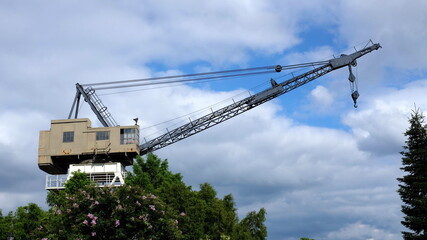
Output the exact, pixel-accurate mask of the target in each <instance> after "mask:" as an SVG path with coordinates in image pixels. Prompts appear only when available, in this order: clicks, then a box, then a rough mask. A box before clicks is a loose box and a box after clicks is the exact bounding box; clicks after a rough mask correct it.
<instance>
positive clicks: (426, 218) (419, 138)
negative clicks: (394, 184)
mask: <svg viewBox="0 0 427 240" xmlns="http://www.w3.org/2000/svg"><path fill="white" fill-rule="evenodd" d="M409 123H410V127H409V129H408V130H407V131H406V132H405V136H406V137H407V141H406V146H404V151H402V152H401V154H402V165H403V167H402V168H401V169H402V170H403V171H405V172H406V173H407V175H405V176H403V177H402V178H398V181H399V182H400V183H401V184H399V190H398V192H399V194H400V197H401V199H402V201H403V203H404V205H402V212H403V213H404V214H405V216H404V220H403V221H402V222H401V223H402V224H403V225H404V226H405V227H407V228H408V229H410V230H412V231H413V232H402V234H403V237H404V239H426V238H427V127H426V125H425V124H424V116H423V115H422V114H421V113H420V112H418V111H414V113H413V114H412V116H411V118H410V119H409Z"/></svg>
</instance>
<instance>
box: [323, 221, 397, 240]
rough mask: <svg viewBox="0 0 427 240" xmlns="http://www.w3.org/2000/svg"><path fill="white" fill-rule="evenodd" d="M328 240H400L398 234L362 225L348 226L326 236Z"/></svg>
mask: <svg viewBox="0 0 427 240" xmlns="http://www.w3.org/2000/svg"><path fill="white" fill-rule="evenodd" d="M328 239H331V240H333V239H337V240H338V239H339V240H394V239H401V236H400V234H395V233H390V232H388V231H385V230H384V229H379V228H376V227H375V226H370V225H368V224H363V223H360V222H358V223H353V224H349V225H347V226H345V227H343V228H341V229H339V230H338V231H335V232H331V233H329V234H328Z"/></svg>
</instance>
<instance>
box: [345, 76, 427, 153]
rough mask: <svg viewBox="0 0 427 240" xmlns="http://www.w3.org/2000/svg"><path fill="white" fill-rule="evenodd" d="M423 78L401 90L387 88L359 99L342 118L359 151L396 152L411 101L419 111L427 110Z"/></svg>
mask: <svg viewBox="0 0 427 240" xmlns="http://www.w3.org/2000/svg"><path fill="white" fill-rule="evenodd" d="M426 91H427V81H426V80H420V81H414V82H412V83H411V84H408V85H406V86H405V87H404V88H402V89H394V90H389V91H388V92H386V93H379V94H378V95H373V96H371V97H370V98H369V99H366V100H363V107H362V108H360V109H359V110H358V111H353V112H350V113H349V114H346V115H345V116H344V117H343V121H344V123H346V124H347V125H349V126H350V127H351V128H352V130H353V133H354V135H355V137H356V139H357V142H358V144H359V147H360V148H361V149H362V150H365V151H369V152H372V153H374V154H379V155H384V154H395V153H397V152H400V151H401V150H403V149H402V146H403V144H404V141H405V138H404V136H403V133H404V132H405V131H406V129H407V127H408V119H409V117H410V114H411V109H414V108H415V106H414V104H415V105H416V106H417V107H419V108H420V110H421V111H425V109H427V106H426V102H425V92H426Z"/></svg>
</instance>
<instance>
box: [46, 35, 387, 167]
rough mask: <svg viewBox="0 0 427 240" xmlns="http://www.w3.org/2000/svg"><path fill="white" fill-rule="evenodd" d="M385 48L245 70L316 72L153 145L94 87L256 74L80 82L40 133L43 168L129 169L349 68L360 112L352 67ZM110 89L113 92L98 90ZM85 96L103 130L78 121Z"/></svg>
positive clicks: (167, 135) (281, 84)
mask: <svg viewBox="0 0 427 240" xmlns="http://www.w3.org/2000/svg"><path fill="white" fill-rule="evenodd" d="M379 48H381V45H380V44H379V43H373V42H372V41H370V44H369V46H365V47H364V48H363V49H361V50H358V51H355V52H353V53H351V54H348V55H345V54H342V55H340V56H339V57H336V58H332V59H329V60H326V61H319V62H312V63H307V64H296V65H289V66H281V65H276V66H269V67H265V68H251V69H243V70H245V71H254V70H256V71H258V72H255V73H265V71H264V70H268V71H275V72H281V71H282V70H284V69H291V68H299V67H307V66H311V67H313V69H312V70H309V71H307V72H305V73H302V74H299V75H297V76H293V77H292V78H290V79H287V80H285V81H283V82H277V81H276V80H274V79H271V80H270V87H268V88H267V89H265V90H263V91H261V92H258V93H256V94H253V95H250V96H249V97H246V98H244V99H242V100H239V101H234V102H233V103H232V104H230V105H228V106H225V107H222V108H220V109H218V110H216V111H212V112H211V113H209V114H207V115H205V116H202V117H200V118H198V119H194V120H191V119H190V120H189V122H188V123H186V124H183V125H182V126H179V127H177V128H175V129H173V130H170V131H169V130H168V131H167V132H166V133H164V134H162V135H160V136H157V137H155V138H153V139H151V140H149V141H145V142H144V143H142V144H140V142H139V126H138V125H137V119H134V120H135V122H136V124H135V126H118V124H117V123H116V121H115V120H114V118H113V117H112V115H111V114H110V113H109V111H108V110H107V107H106V106H104V104H103V103H102V101H101V99H100V98H99V97H98V96H97V94H96V91H95V88H94V86H96V85H102V84H104V85H105V84H122V85H121V86H119V87H132V86H139V85H144V84H146V83H140V82H141V81H143V80H164V79H168V80H170V79H174V78H176V77H190V78H189V80H176V82H178V81H190V80H200V79H208V78H223V77H235V76H244V75H246V74H250V73H241V72H240V71H242V70H231V71H219V72H211V73H197V74H188V75H180V76H168V77H160V78H150V79H142V80H127V81H117V82H107V83H96V84H87V85H81V84H79V83H77V84H76V95H75V98H74V101H73V104H72V107H71V111H70V113H69V116H68V119H64V120H52V125H51V130H50V131H41V132H40V141H39V167H40V168H41V169H42V170H43V171H45V172H47V173H50V174H62V173H64V172H66V170H67V169H68V167H69V166H71V165H72V164H80V163H86V164H94V163H96V162H115V163H121V164H122V165H124V166H128V165H131V164H132V161H133V158H134V157H135V156H136V155H145V154H147V153H149V152H153V151H156V150H158V149H161V148H163V147H166V146H168V145H170V144H173V143H176V142H178V141H181V140H183V139H185V138H187V137H190V136H192V135H194V134H197V133H199V132H201V131H204V130H206V129H208V128H211V127H213V126H216V125H218V124H220V123H222V122H224V121H226V120H228V119H231V118H233V117H235V116H237V115H239V114H241V113H244V112H246V111H248V110H251V109H253V108H255V107H257V106H259V105H261V104H263V103H265V102H268V101H270V100H272V99H274V98H277V97H279V96H281V95H283V94H285V93H288V92H290V91H292V90H294V89H296V88H299V87H301V86H303V85H305V84H307V83H309V82H311V81H313V80H315V79H317V78H320V77H322V76H324V75H326V74H328V73H330V72H332V71H335V70H337V69H340V68H344V67H348V69H349V78H348V80H349V81H350V85H351V91H352V93H351V97H352V99H353V102H354V106H355V107H357V99H358V97H359V93H358V90H357V87H356V85H355V76H354V74H353V72H352V67H354V66H356V65H357V59H358V58H360V57H362V56H364V55H366V54H368V53H370V52H372V51H374V50H378V49H379ZM212 74H213V76H212ZM170 82H174V80H172V81H168V83H170ZM160 83H164V82H160ZM105 88H108V87H104V88H98V89H105ZM81 97H83V99H84V100H85V101H86V102H87V103H88V104H89V106H90V108H91V109H92V111H93V112H94V113H95V115H96V116H97V118H98V120H99V121H100V122H101V124H102V125H103V127H100V128H92V127H91V123H90V120H89V119H79V118H78V106H79V104H80V99H81ZM73 113H74V115H73ZM61 136H62V140H63V141H62V143H61V144H58V143H54V142H55V140H56V142H58V141H57V139H58V138H60V137H61Z"/></svg>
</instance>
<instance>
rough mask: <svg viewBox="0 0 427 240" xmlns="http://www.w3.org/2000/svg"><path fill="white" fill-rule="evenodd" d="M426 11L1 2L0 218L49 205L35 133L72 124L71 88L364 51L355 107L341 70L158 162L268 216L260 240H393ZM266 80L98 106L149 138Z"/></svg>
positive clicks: (398, 3) (374, 4)
mask: <svg viewBox="0 0 427 240" xmlns="http://www.w3.org/2000/svg"><path fill="white" fill-rule="evenodd" d="M426 12H427V2H426V1H424V0H414V1H403V0H393V1H390V0H375V1H360V0H348V1H338V0H331V1H315V2H314V1H308V0H301V1H291V0H284V1H274V0H266V1H255V0H241V1H210V2H205V1H194V0H185V1H180V3H179V4H176V2H173V1H166V0H164V1H163V0H162V1H158V0H157V1H154V0H152V1H132V0H129V1H120V2H118V1H73V2H59V1H39V0H32V1H26V2H25V4H23V3H22V2H17V1H8V0H7V1H1V2H0V32H1V33H2V34H1V37H0V79H1V83H2V87H1V88H0V102H1V104H0V123H1V124H0V161H1V164H2V167H1V168H0V182H1V183H2V184H1V185H0V209H2V210H3V213H7V212H8V211H11V210H15V209H16V208H17V207H18V206H22V205H26V204H27V203H29V202H35V203H37V204H39V205H41V206H43V207H46V204H45V196H46V191H45V190H44V180H45V174H44V173H43V172H42V171H40V170H39V169H38V167H37V144H38V132H39V131H40V130H46V129H49V127H50V121H51V120H54V119H63V118H66V117H67V116H68V112H69V110H70V107H71V103H72V101H73V98H74V95H75V83H77V82H79V83H93V82H105V81H117V80H125V79H136V78H147V77H152V76H159V75H170V74H183V73H184V74H186V73H195V72H203V71H217V70H227V69H236V68H247V67H258V66H267V65H276V64H283V65H285V64H292V63H303V62H311V61H319V60H325V59H328V58H331V57H332V56H333V55H335V56H337V55H339V54H340V53H342V52H343V51H348V50H350V51H351V50H352V49H353V47H356V48H358V49H360V48H361V47H363V45H364V44H365V43H366V42H367V41H369V40H370V39H372V41H373V42H379V43H380V44H381V45H382V46H383V48H382V49H380V50H378V51H375V52H372V53H370V54H368V55H366V56H364V57H363V58H361V59H359V61H358V66H357V68H356V69H355V75H356V77H357V78H358V81H359V91H360V98H359V108H357V109H354V108H353V102H352V100H351V98H350V90H349V84H348V81H347V77H348V71H347V70H346V69H341V70H338V71H335V72H333V73H330V74H328V75H326V76H324V77H322V78H321V79H318V80H316V81H314V82H312V83H310V84H307V85H305V86H303V87H301V88H299V89H296V90H294V91H293V92H290V93H288V94H285V95H283V96H281V97H280V98H278V99H275V100H273V101H271V102H268V103H266V104H264V105H262V106H260V107H257V108H255V109H254V110H251V111H249V112H247V113H244V114H242V115H240V116H238V117H236V118H233V119H231V120H229V121H227V122H224V123H222V124H221V125H219V126H216V127H214V128H212V129H209V130H207V131H205V132H202V133H200V134H198V135H195V136H193V137H191V138H189V139H186V140H183V141H181V142H179V143H176V144H174V145H171V146H168V147H166V148H164V149H161V150H159V151H157V152H156V153H157V154H158V155H159V156H160V157H162V158H167V159H169V163H170V168H171V169H172V170H173V171H174V172H180V173H182V175H183V176H184V180H185V181H186V183H187V184H189V185H192V186H193V188H194V189H197V188H198V185H199V184H201V183H204V182H209V183H211V184H212V185H213V186H214V187H215V188H216V189H217V190H218V194H219V196H223V195H226V194H228V193H232V194H233V196H234V198H235V200H236V204H237V208H238V211H239V215H240V216H241V217H243V216H244V215H245V214H246V213H247V212H249V211H252V210H258V209H259V208H261V207H264V208H266V210H267V227H268V233H269V237H268V239H272V240H294V239H299V238H300V237H304V236H305V237H310V238H315V239H317V240H319V239H328V240H329V239H330V240H335V239H340V240H343V239H344V240H365V239H375V240H377V239H385V240H395V239H401V236H400V231H402V230H403V227H402V226H401V225H400V221H401V219H402V214H401V213H400V205H401V201H400V199H399V196H398V194H397V193H396V190H397V188H398V187H397V184H398V183H397V181H396V178H397V177H399V176H401V175H402V174H403V173H402V172H401V171H400V169H399V168H400V165H401V163H400V161H401V159H400V155H399V152H400V151H401V150H402V146H403V145H404V142H405V138H404V136H403V132H404V131H405V129H406V128H407V127H408V123H407V120H408V118H409V117H410V113H411V110H412V109H414V105H416V106H417V107H419V108H420V110H421V111H424V112H425V111H426V109H427V100H426V97H425V93H426V91H427V58H425V56H426V55H427V46H426V44H425V40H426V39H427V28H425V23H427V15H426V14H425V13H426ZM270 77H275V76H269V75H266V76H259V77H256V78H253V79H250V80H248V79H242V80H236V81H234V80H233V81H218V82H209V83H203V84H196V85H182V84H181V85H179V86H176V87H173V88H159V89H155V90H151V91H137V92H132V93H126V94H125V93H123V94H110V95H102V94H105V93H102V92H99V95H100V96H101V97H102V100H103V102H104V104H105V105H106V106H108V108H109V110H110V112H111V113H112V114H113V116H114V117H115V119H116V121H117V122H118V123H119V124H120V125H130V124H133V121H132V119H133V118H135V117H139V119H140V123H141V128H146V127H149V126H152V125H155V124H157V123H159V122H163V121H166V120H168V119H172V118H175V117H177V116H183V115H186V114H188V113H190V112H194V111H197V110H200V109H203V108H206V107H208V106H211V105H214V104H216V103H218V102H220V101H223V100H224V99H230V98H231V97H233V96H236V95H238V94H241V93H242V92H244V93H245V92H247V91H248V90H249V89H251V88H252V87H254V86H257V85H259V84H261V83H264V82H268V81H269V79H270ZM281 79H283V80H285V79H286V78H281ZM106 93H108V92H106ZM229 102H230V100H229ZM129 103H132V104H130V105H129ZM215 107H218V106H215ZM80 114H81V115H80V116H81V117H88V118H91V119H92V122H93V125H94V126H99V123H98V122H97V121H96V120H95V116H94V115H93V114H92V113H91V112H90V109H89V107H88V106H85V105H83V106H82V108H81V113H80ZM162 127H164V126H162ZM154 130H155V131H160V130H161V128H160V127H157V128H155V129H154ZM150 131H151V129H144V130H143V131H142V132H141V136H147V135H148V134H150Z"/></svg>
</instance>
